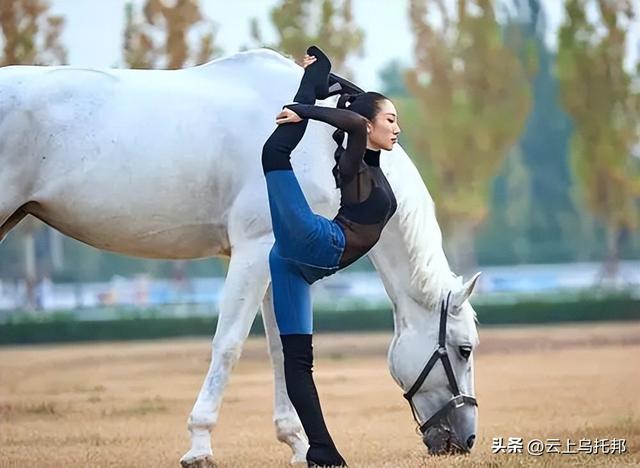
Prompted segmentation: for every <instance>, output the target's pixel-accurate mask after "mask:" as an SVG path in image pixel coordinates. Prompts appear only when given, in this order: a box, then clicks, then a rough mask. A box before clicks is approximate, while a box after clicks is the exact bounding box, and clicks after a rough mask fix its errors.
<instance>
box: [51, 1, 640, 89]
mask: <svg viewBox="0 0 640 468" xmlns="http://www.w3.org/2000/svg"><path fill="white" fill-rule="evenodd" d="M126 1H127V0H100V1H95V0H94V1H88V0H49V2H50V4H51V12H52V13H54V14H62V15H64V16H65V17H66V27H65V30H64V34H63V41H64V43H65V45H66V46H67V48H68V52H69V57H68V58H69V63H70V64H71V65H75V66H81V67H117V66H119V65H121V63H122V52H121V51H122V39H123V34H122V30H123V27H124V6H125V3H126ZM165 1H167V3H168V2H169V0H165ZM446 2H448V3H451V0H446ZM134 3H135V4H137V5H142V4H143V3H144V0H134ZM278 3H279V0H201V2H200V4H201V5H202V8H203V10H204V14H205V15H206V16H207V17H208V18H209V19H211V20H212V21H213V22H214V23H215V24H216V26H217V34H216V43H217V44H218V45H219V46H220V47H222V49H223V50H224V53H225V54H230V53H233V52H236V51H238V50H240V49H241V48H243V47H254V46H256V44H254V43H253V42H252V41H251V35H250V32H249V24H250V19H251V18H256V19H257V20H258V23H259V25H260V28H261V31H262V35H263V37H264V39H265V40H266V41H267V42H269V41H271V40H274V39H275V30H274V28H273V26H272V25H271V22H270V20H269V12H270V10H271V9H272V8H273V7H274V6H275V5H276V4H278ZM352 3H353V16H354V18H355V21H356V23H357V25H358V26H359V27H361V28H362V29H363V30H364V33H365V38H364V51H363V52H364V53H363V56H362V57H355V58H352V59H351V60H350V61H349V62H348V66H349V67H350V68H351V70H352V71H353V73H354V82H355V83H356V84H358V85H359V86H360V87H362V88H364V89H366V90H379V89H380V86H381V83H380V79H379V76H378V73H379V71H380V69H382V68H384V66H385V65H387V64H388V63H389V62H390V61H392V60H398V61H399V62H400V63H402V64H404V65H411V64H412V63H413V57H412V53H413V49H414V40H413V34H412V32H411V28H410V24H409V16H408V11H409V6H408V5H409V2H408V0H352ZM542 4H543V5H544V7H545V10H546V11H547V13H548V16H547V21H548V23H549V31H548V32H547V42H548V43H549V45H550V46H551V47H555V43H556V40H555V36H556V35H555V32H556V30H557V28H558V27H559V26H560V24H561V23H562V21H563V20H564V11H563V7H562V2H561V0H542ZM633 29H634V35H633V40H632V43H630V44H629V51H628V54H627V57H628V60H635V58H636V57H637V55H638V39H637V38H638V37H639V36H640V25H639V24H638V22H636V24H635V25H634V26H633Z"/></svg>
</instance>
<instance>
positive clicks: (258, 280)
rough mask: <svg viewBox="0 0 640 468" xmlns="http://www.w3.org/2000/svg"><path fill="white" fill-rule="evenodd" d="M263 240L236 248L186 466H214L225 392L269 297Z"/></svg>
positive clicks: (266, 250) (195, 408)
mask: <svg viewBox="0 0 640 468" xmlns="http://www.w3.org/2000/svg"><path fill="white" fill-rule="evenodd" d="M270 248H271V244H270V243H269V242H263V241H261V240H258V241H256V240H253V241H245V242H244V243H242V244H240V245H235V246H234V247H233V249H232V254H231V261H230V263H229V270H228V273H227V278H226V280H225V284H224V290H223V295H222V300H221V303H220V313H219V315H218V326H217V329H216V333H215V336H214V338H213V343H212V353H211V364H210V366H209V371H208V372H207V376H206V377H205V379H204V383H203V384H202V388H201V390H200V393H199V395H198V399H197V400H196V403H195V405H194V406H193V409H192V411H191V415H190V416H189V422H188V428H189V432H190V433H191V449H190V450H189V451H188V452H187V453H186V454H185V455H184V456H183V457H182V458H181V459H180V463H181V464H182V466H183V467H190V468H194V467H210V466H213V452H212V450H211V431H212V429H213V428H214V426H215V425H216V423H217V421H218V413H219V411H220V405H221V403H222V393H223V392H224V389H225V387H226V385H227V382H228V380H229V376H230V373H231V370H232V369H233V367H234V365H235V364H236V362H237V361H238V358H239V357H240V353H241V352H242V345H243V344H244V341H245V340H246V338H247V335H248V334H249V330H250V328H251V324H252V323H253V320H254V318H255V315H256V313H257V311H258V307H259V305H260V301H261V299H262V298H263V297H264V294H265V291H266V289H267V284H268V281H269V260H268V258H269V249H270Z"/></svg>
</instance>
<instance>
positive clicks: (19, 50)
mask: <svg viewBox="0 0 640 468" xmlns="http://www.w3.org/2000/svg"><path fill="white" fill-rule="evenodd" d="M48 10H49V3H48V2H47V1H46V0H11V1H3V2H0V27H1V28H2V43H3V49H2V59H1V60H0V66H6V65H58V64H63V63H65V62H66V61H67V51H66V49H65V48H64V46H63V45H62V44H61V42H60V35H61V34H62V31H63V29H64V18H63V17H62V16H57V15H49V14H48Z"/></svg>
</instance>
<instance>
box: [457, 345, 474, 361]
mask: <svg viewBox="0 0 640 468" xmlns="http://www.w3.org/2000/svg"><path fill="white" fill-rule="evenodd" d="M458 350H459V351H460V355H461V356H462V357H463V358H465V359H469V356H471V346H458Z"/></svg>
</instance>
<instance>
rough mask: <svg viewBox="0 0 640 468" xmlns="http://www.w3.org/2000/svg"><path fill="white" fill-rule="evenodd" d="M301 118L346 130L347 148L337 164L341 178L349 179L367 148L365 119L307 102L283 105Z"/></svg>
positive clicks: (342, 110)
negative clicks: (347, 136)
mask: <svg viewBox="0 0 640 468" xmlns="http://www.w3.org/2000/svg"><path fill="white" fill-rule="evenodd" d="M285 107H287V108H288V109H291V110H292V111H294V112H295V113H296V114H298V115H299V116H300V117H301V118H303V119H312V120H319V121H321V122H325V123H327V124H329V125H331V126H333V127H336V128H339V129H340V130H343V131H345V132H347V134H348V135H349V138H348V139H347V148H346V150H345V152H344V154H343V155H342V157H341V158H340V163H339V165H338V167H339V169H340V175H341V177H342V178H343V180H349V179H351V178H352V177H353V176H355V175H356V174H357V173H358V168H359V167H360V164H361V163H362V158H363V157H364V153H365V150H366V148H367V119H365V118H364V117H363V116H361V115H360V114H357V113H356V112H353V111H350V110H347V109H336V108H334V107H320V106H312V105H308V104H290V105H287V106H285Z"/></svg>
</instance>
